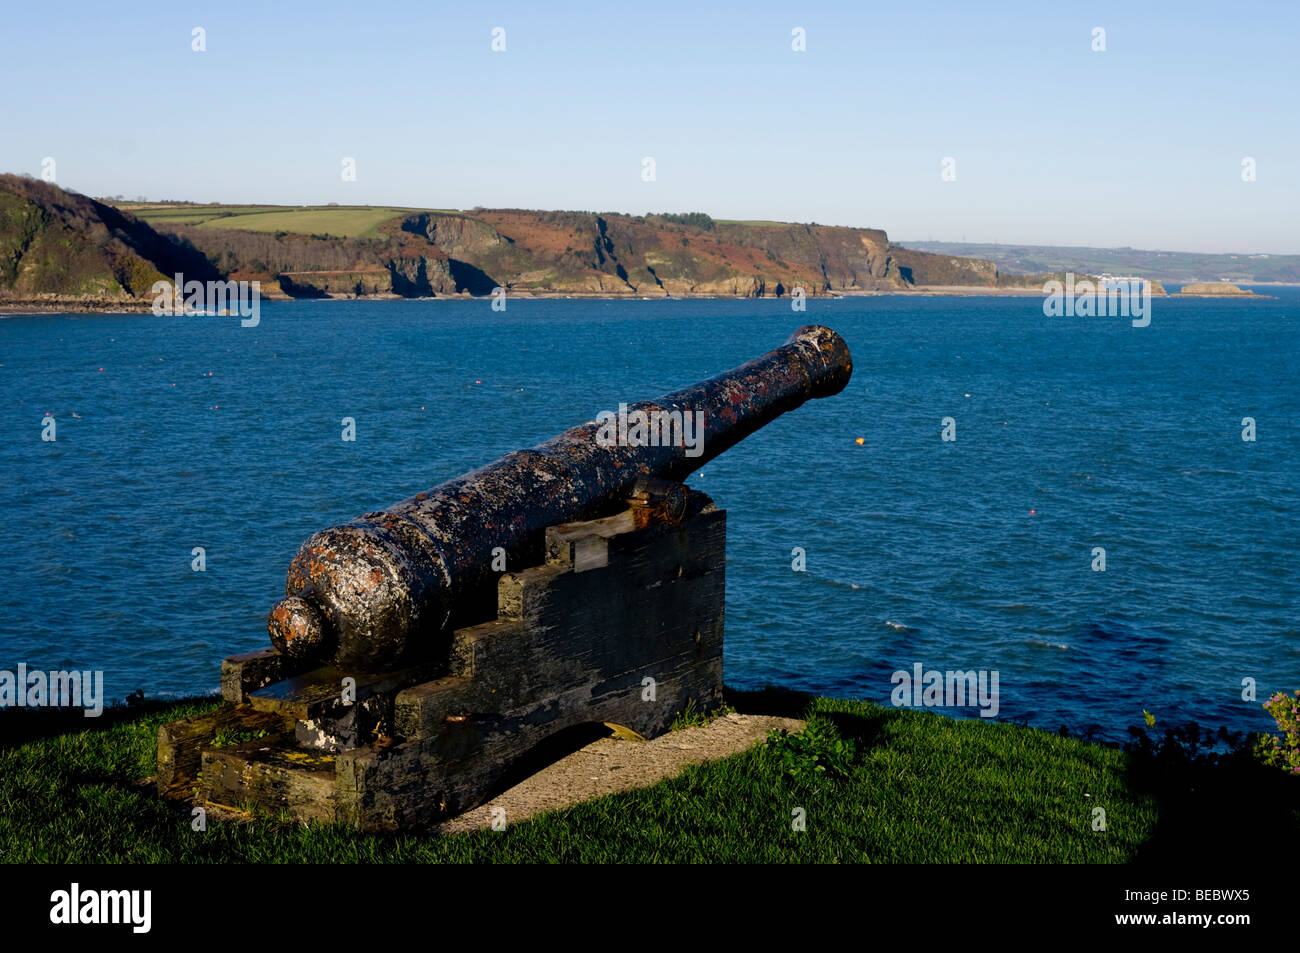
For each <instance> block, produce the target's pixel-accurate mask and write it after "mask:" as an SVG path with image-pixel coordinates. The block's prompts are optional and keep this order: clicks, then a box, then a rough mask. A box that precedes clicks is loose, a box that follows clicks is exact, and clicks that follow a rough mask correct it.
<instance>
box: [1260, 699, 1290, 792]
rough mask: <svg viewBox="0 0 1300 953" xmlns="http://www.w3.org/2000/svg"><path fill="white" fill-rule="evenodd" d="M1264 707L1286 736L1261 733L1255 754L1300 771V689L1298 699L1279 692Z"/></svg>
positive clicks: (1276, 764) (1286, 769)
mask: <svg viewBox="0 0 1300 953" xmlns="http://www.w3.org/2000/svg"><path fill="white" fill-rule="evenodd" d="M1264 707H1265V708H1266V709H1268V713H1269V714H1270V715H1272V716H1273V720H1274V721H1276V722H1277V727H1278V730H1280V731H1282V732H1283V733H1285V735H1286V738H1285V740H1283V739H1282V738H1279V737H1278V736H1277V735H1270V734H1267V733H1261V734H1260V735H1259V737H1258V739H1257V740H1256V742H1255V755H1256V756H1257V757H1258V758H1259V759H1260V760H1261V761H1263V762H1264V763H1265V764H1267V765H1272V766H1273V767H1276V768H1281V769H1282V770H1283V771H1290V772H1291V773H1292V774H1300V690H1297V691H1296V693H1295V698H1291V697H1290V696H1288V695H1287V694H1285V693H1284V692H1278V693H1277V694H1276V695H1274V696H1273V697H1271V698H1270V699H1269V700H1268V701H1266V702H1264Z"/></svg>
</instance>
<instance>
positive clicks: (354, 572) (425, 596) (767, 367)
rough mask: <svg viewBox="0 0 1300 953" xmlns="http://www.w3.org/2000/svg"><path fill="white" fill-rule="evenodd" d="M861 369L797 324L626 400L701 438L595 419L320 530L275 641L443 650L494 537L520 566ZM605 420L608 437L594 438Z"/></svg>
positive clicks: (834, 340) (839, 347) (835, 345)
mask: <svg viewBox="0 0 1300 953" xmlns="http://www.w3.org/2000/svg"><path fill="white" fill-rule="evenodd" d="M852 373H853V362H852V358H851V357H850V355H849V349H848V346H847V345H846V344H845V343H844V340H843V339H842V338H841V337H840V336H839V335H838V334H836V333H835V332H834V331H832V330H830V329H829V328H825V327H820V326H816V325H810V326H807V327H802V328H800V329H799V330H797V331H796V332H795V333H794V334H793V335H791V337H790V339H789V341H788V342H787V343H786V344H785V345H783V346H782V347H779V348H777V349H775V350H773V351H770V352H769V353H767V354H764V355H763V356H761V357H758V358H755V359H754V360H752V361H749V362H748V363H746V364H743V365H741V366H740V367H737V368H735V369H733V370H730V371H727V372H726V373H723V374H720V375H718V376H717V377H714V378H712V379H710V380H707V381H703V382H701V383H698V384H692V385H691V386H689V387H686V388H683V389H682V390H679V391H675V392H673V393H671V394H666V395H664V396H663V397H660V398H658V399H657V400H653V401H642V402H640V403H636V404H631V405H628V407H627V408H626V413H627V418H628V419H632V420H635V419H636V418H635V417H634V415H635V413H636V412H637V411H643V412H645V413H646V414H647V415H649V414H653V413H654V412H656V411H658V412H661V413H672V412H677V413H678V414H679V417H678V419H679V420H680V419H682V416H684V415H685V414H687V413H691V414H699V413H702V414H703V417H702V420H703V434H702V440H700V441H699V443H698V444H689V443H688V442H687V441H685V440H682V439H677V441H676V442H675V443H673V442H671V441H659V440H655V441H652V442H653V443H655V444H658V443H666V444H667V445H646V446H633V445H619V443H618V442H614V443H613V444H612V445H610V441H609V440H608V439H607V436H608V433H609V424H603V425H602V424H601V423H598V422H596V421H589V422H587V423H585V424H581V425H579V426H577V427H574V428H572V429H570V430H566V431H565V432H564V433H562V434H560V435H559V436H557V437H554V438H552V439H551V440H548V441H547V442H545V443H543V444H541V445H539V446H537V447H534V448H533V449H531V450H519V451H515V452H514V453H509V454H506V455H505V456H504V457H502V458H501V459H500V460H497V461H496V462H495V463H491V464H488V465H487V466H485V467H481V468H479V469H477V470H474V471H472V472H470V473H467V474H465V475H464V476H461V477H457V478H456V479H454V480H451V481H449V482H447V483H444V484H442V485H441V486H438V487H435V488H434V489H432V490H428V491H426V492H424V493H420V494H418V495H416V496H413V497H411V498H410V499H407V500H403V501H402V502H400V503H397V504H395V505H393V506H390V507H388V508H387V509H385V510H381V511H378V512H373V513H366V514H364V515H363V516H361V517H359V518H357V519H355V520H352V521H351V522H349V523H345V524H343V525H341V526H335V527H332V528H330V529H326V530H323V531H321V532H319V533H316V534H315V535H313V536H312V537H311V538H310V539H308V540H307V541H306V542H305V543H304V544H303V545H302V547H301V549H300V550H299V551H298V554H297V556H295V557H294V559H293V562H292V563H291V564H290V566H289V572H288V577H287V580H286V584H285V598H284V599H282V600H281V601H280V602H278V603H276V605H275V606H274V607H273V608H272V609H271V612H270V614H269V616H268V618H267V628H268V629H269V631H270V636H271V643H272V644H273V645H274V646H275V647H276V648H277V649H278V650H279V651H280V652H281V653H283V654H285V655H286V656H288V657H289V658H291V659H295V660H300V661H309V660H322V661H323V660H325V659H327V658H329V657H331V656H332V658H333V660H334V662H335V663H336V664H337V665H339V666H340V667H345V668H351V669H359V670H361V671H384V670H388V669H391V668H393V667H394V666H395V665H396V664H397V663H399V662H401V661H402V660H404V659H406V658H408V657H415V656H419V655H421V654H428V653H431V652H434V651H437V650H438V646H439V636H440V635H445V634H446V632H447V631H448V625H449V623H450V622H451V619H452V610H453V607H454V601H455V599H456V598H457V596H458V595H463V594H465V593H468V592H471V591H481V587H483V586H484V585H490V584H491V580H492V579H493V578H494V577H495V576H497V575H498V574H497V573H496V572H495V571H494V570H493V568H492V563H493V550H494V549H495V548H497V547H501V548H502V549H504V551H505V553H506V559H507V565H509V566H511V567H512V568H513V567H516V566H521V565H523V563H520V562H518V559H519V558H520V556H521V555H532V554H535V552H536V551H537V550H538V549H539V545H540V540H541V537H542V536H543V534H544V533H545V530H546V527H548V526H554V525H557V524H559V523H568V522H573V521H575V520H582V519H590V518H593V517H595V516H598V515H604V513H606V512H608V511H609V510H610V509H611V508H613V507H614V506H616V505H617V504H619V503H621V502H622V501H624V500H626V499H627V498H628V496H629V495H630V494H631V493H632V492H633V488H634V486H635V485H636V483H637V480H638V479H641V478H644V477H655V478H660V479H664V480H672V481H682V480H683V479H684V478H685V477H686V476H687V475H688V474H689V473H691V472H693V471H694V470H697V469H699V468H700V467H702V466H704V465H705V464H706V463H708V462H709V461H710V460H713V459H714V458H715V457H717V456H718V455H719V454H720V453H722V452H723V451H725V450H727V449H728V448H730V447H732V446H734V445H735V444H736V443H738V442H740V441H741V440H743V439H744V438H745V437H747V436H749V435H750V434H751V433H753V432H754V431H756V430H758V429H760V428H761V427H763V426H764V425H766V424H767V423H769V422H770V421H772V420H773V419H775V418H776V417H778V416H780V415H781V414H783V413H785V412H786V411H789V410H793V409H794V408H796V407H798V406H799V405H801V404H803V403H804V402H805V401H807V400H809V399H811V398H814V397H829V396H831V395H834V394H837V393H839V392H840V391H841V390H843V389H844V387H845V385H846V384H847V383H848V381H849V378H850V376H851V375H852ZM649 419H652V420H653V419H663V420H670V419H671V418H654V417H650V418H649ZM692 419H695V420H699V419H701V418H699V417H694V418H692ZM602 430H603V431H604V433H605V435H606V439H598V436H599V435H601V434H602ZM651 432H652V433H654V431H653V429H652V431H651ZM680 435H681V430H680V429H679V430H678V431H677V436H678V437H679V438H680ZM624 442H625V443H632V442H634V441H630V440H629V441H624ZM635 442H638V443H639V442H643V441H635ZM476 587H479V588H478V589H476Z"/></svg>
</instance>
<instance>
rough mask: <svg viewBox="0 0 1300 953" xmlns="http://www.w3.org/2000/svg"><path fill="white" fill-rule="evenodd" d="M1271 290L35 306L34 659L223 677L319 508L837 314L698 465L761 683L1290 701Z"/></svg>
mask: <svg viewBox="0 0 1300 953" xmlns="http://www.w3.org/2000/svg"><path fill="white" fill-rule="evenodd" d="M1257 290H1258V291H1260V292H1261V293H1264V294H1268V295H1271V296H1273V297H1271V298H1268V299H1263V300H1253V301H1246V300H1225V301H1219V300H1211V299H1187V300H1178V299H1176V298H1156V299H1154V301H1153V302H1152V305H1151V320H1150V323H1149V324H1148V325H1146V326H1145V327H1135V326H1134V325H1133V322H1132V321H1131V320H1130V319H1129V318H1127V317H1118V316H1108V317H1098V316H1077V317H1075V316H1071V317H1049V316H1047V315H1045V313H1044V307H1043V301H1042V299H1041V298H1038V297H918V296H898V295H881V296H862V297H846V298H837V299H809V300H807V301H806V302H805V305H806V310H804V311H797V310H795V303H794V302H792V301H791V300H789V299H758V300H702V299H689V300H662V299H658V300H590V299H586V300H560V299H531V300H530V299H517V298H511V299H509V300H508V301H507V306H506V309H505V310H504V311H495V310H493V308H492V305H491V301H490V300H488V299H475V300H454V299H429V300H404V301H366V300H351V301H296V302H283V303H275V302H266V303H263V304H262V306H261V312H260V319H259V321H258V323H257V324H256V326H252V327H245V326H243V323H241V320H240V319H239V318H238V317H215V316H209V317H203V316H191V317H154V316H152V315H150V314H47V315H30V316H29V315H14V316H8V317H5V318H3V319H0V419H2V420H3V426H4V431H5V437H4V439H3V440H2V441H0V519H3V536H2V537H0V669H7V670H9V671H14V670H15V669H16V667H17V665H18V664H19V663H25V664H26V666H27V667H28V669H29V670H37V669H39V670H44V671H54V670H73V669H75V670H81V671H86V670H96V671H102V672H103V673H104V685H105V694H106V695H107V696H108V697H109V698H110V699H122V698H125V697H126V696H128V695H130V694H132V693H134V692H136V691H142V692H143V693H144V694H145V695H146V696H147V697H158V698H169V697H177V696H189V695H196V694H198V695H202V694H210V693H215V692H216V690H217V686H218V679H219V672H220V661H221V659H222V658H223V657H224V656H227V655H231V654H233V653H236V652H243V651H249V650H252V649H257V648H262V647H264V646H266V645H267V644H268V643H267V636H266V629H265V622H264V618H265V614H266V612H267V610H268V609H269V608H270V606H271V605H272V603H274V602H275V600H276V599H277V598H279V597H280V596H281V595H283V592H284V575H285V569H286V568H287V566H288V564H289V561H290V560H291V559H292V558H293V556H294V554H295V552H296V551H297V548H298V546H299V545H300V544H301V543H302V541H303V540H304V539H306V538H307V537H308V536H310V535H311V534H312V533H313V532H315V531H316V530H319V529H322V528H325V527H327V526H331V525H334V524H336V523H340V522H345V521H347V520H349V519H351V518H353V517H355V516H357V515H359V514H361V513H363V512H366V511H368V510H373V509H378V508H382V507H384V506H386V505H389V504H392V503H395V502H397V501H399V500H402V499H404V498H406V497H408V496H411V495H413V494H415V493H418V492H420V491H422V490H425V489H428V488H430V487H432V486H435V485H437V484H439V483H441V482H443V481H444V480H447V479H449V478H452V477H455V476H457V475H459V474H461V473H463V472H465V471H468V470H470V469H473V468H475V467H477V466H480V465H482V464H486V463H489V462H491V461H493V460H495V459H497V458H498V457H500V456H501V455H503V454H505V453H507V452H509V451H511V450H516V449H520V448H526V447H531V446H533V445H535V444H537V443H540V442H542V441H544V440H546V439H548V438H550V437H551V436H553V435H555V434H557V433H559V432H560V431H562V430H564V429H567V428H568V427H571V426H573V425H576V424H579V423H582V422H584V421H588V420H592V419H594V418H595V416H596V414H597V413H599V412H600V411H602V410H615V411H616V410H617V408H618V405H619V404H620V403H621V402H627V403H630V402H634V401H637V400H643V399H648V398H653V397H656V396H658V395H660V394H663V393H666V392H669V391H671V390H674V389H676V388H679V387H682V386H684V385H686V384H690V383H693V382H695V381H699V380H704V379H707V378H709V377H711V376H713V375H715V374H718V373H720V372H722V371H725V370H728V369H730V368H732V367H735V366H737V365H739V364H742V363H744V362H745V361H747V360H749V359H751V358H754V357H757V356H759V355H761V354H763V353H765V352H767V351H769V350H771V349H773V348H775V347H779V346H780V345H782V344H784V343H785V342H786V340H787V338H788V337H789V336H790V334H791V333H792V332H793V331H794V330H795V329H796V328H798V327H800V326H801V325H805V324H823V325H826V326H828V327H831V328H833V329H835V330H836V331H838V332H839V333H840V334H841V335H842V336H843V337H844V339H845V340H846V341H847V342H848V345H849V348H850V350H851V351H852V354H853V361H854V370H853V377H852V380H851V382H850V383H849V385H848V386H847V388H846V389H845V390H844V391H843V392H842V393H840V394H839V395H837V396H834V397H829V398H824V399H820V400H813V401H809V402H808V403H807V404H805V405H804V406H802V407H800V408H799V409H797V410H795V411H792V412H790V413H788V414H786V415H785V416H783V417H780V418H778V419H777V420H775V421H774V422H773V423H771V424H769V425H768V426H767V427H765V428H763V429H762V430H761V431H759V432H758V433H756V434H754V435H753V436H751V437H749V438H748V439H746V440H745V441H743V442H742V443H740V444H738V445H737V446H735V447H733V448H731V449H730V450H728V451H727V452H726V453H724V454H722V455H721V456H720V457H719V458H717V459H716V460H714V461H711V462H709V463H708V464H707V465H706V466H704V467H703V469H701V470H700V471H698V472H697V473H695V474H694V475H693V476H692V477H691V478H690V479H689V481H688V482H689V483H690V485H691V486H693V487H695V488H696V489H699V490H702V491H704V492H706V493H708V494H709V495H710V496H711V497H712V498H713V499H714V501H715V502H716V503H717V505H718V506H719V507H721V508H723V509H725V510H726V511H727V514H728V516H727V520H728V522H727V543H728V555H727V568H726V637H725V656H724V668H725V680H726V683H727V684H728V685H729V686H731V687H733V688H737V689H759V688H763V687H766V686H779V687H784V688H790V689H795V690H800V691H807V692H815V693H818V694H823V695H830V696H836V697H845V698H859V699H868V700H871V701H876V702H881V703H884V704H887V705H888V704H895V703H902V704H907V705H913V706H914V705H916V704H917V702H918V700H919V701H920V704H921V706H922V707H925V699H924V698H921V697H920V696H919V693H918V695H913V693H912V692H911V691H910V690H907V691H905V692H903V691H899V690H898V689H899V686H900V685H902V684H903V682H902V679H901V678H900V677H899V676H900V673H906V674H907V675H908V677H909V679H910V678H911V677H912V676H914V675H915V674H916V673H917V672H918V671H919V672H923V673H929V672H941V673H947V672H958V671H960V672H980V673H984V675H985V676H986V677H987V679H988V682H987V684H989V685H991V684H992V678H993V676H995V675H996V685H997V692H996V704H988V705H985V706H983V707H982V708H981V707H975V706H974V705H973V704H971V701H972V700H971V699H967V704H965V705H961V704H945V703H948V702H957V701H960V700H959V699H956V698H954V697H942V698H938V699H933V698H932V699H930V700H931V701H937V702H938V703H937V704H935V705H933V706H932V707H933V710H936V711H939V712H941V713H943V714H946V715H951V716H954V717H960V718H981V717H994V718H996V719H998V720H1004V721H1012V722H1017V723H1022V724H1028V725H1032V726H1036V727H1040V728H1043V729H1045V730H1049V731H1056V730H1059V729H1060V728H1062V727H1064V728H1065V729H1066V730H1067V731H1070V732H1072V733H1075V734H1079V735H1085V736H1090V737H1094V738H1097V739H1100V740H1114V741H1122V740H1123V739H1125V738H1126V737H1127V736H1128V728H1129V726H1132V725H1137V724H1141V723H1142V722H1143V719H1144V717H1145V716H1144V712H1149V713H1151V714H1152V715H1153V716H1154V717H1155V718H1156V719H1157V724H1158V725H1164V726H1171V725H1174V724H1181V723H1184V722H1187V721H1197V722H1199V723H1200V724H1202V725H1205V726H1209V727H1214V728H1217V727H1219V726H1225V727H1227V728H1229V729H1231V730H1233V731H1246V730H1251V731H1253V730H1261V729H1266V728H1269V727H1272V720H1271V719H1270V718H1268V716H1267V713H1266V712H1265V710H1264V709H1263V707H1262V703H1263V702H1264V701H1265V700H1266V699H1267V698H1268V697H1269V695H1270V694H1272V693H1274V692H1278V691H1284V692H1288V693H1290V692H1293V691H1295V690H1296V689H1300V618H1298V613H1297V609H1298V608H1300V576H1298V575H1297V569H1298V568H1300V558H1298V557H1297V553H1298V551H1300V546H1298V542H1300V533H1298V530H1300V387H1298V386H1297V385H1298V384H1300V347H1298V346H1297V345H1298V344H1300V335H1298V332H1300V288H1285V287H1283V288H1277V287H1259V288H1258V289H1257ZM50 420H52V421H53V429H52V430H51V425H50V423H49V421H50ZM349 422H350V423H351V425H352V430H353V433H354V436H355V439H352V440H346V439H343V438H344V435H345V431H346V430H347V429H348V426H349ZM706 427H707V425H706ZM51 437H52V438H53V439H50V438H51ZM705 440H706V443H707V429H706V436H705ZM918 666H919V668H918Z"/></svg>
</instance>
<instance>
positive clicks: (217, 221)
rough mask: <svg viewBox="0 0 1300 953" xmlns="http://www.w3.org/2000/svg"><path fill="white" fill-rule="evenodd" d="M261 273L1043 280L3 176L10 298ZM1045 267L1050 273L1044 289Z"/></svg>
mask: <svg viewBox="0 0 1300 953" xmlns="http://www.w3.org/2000/svg"><path fill="white" fill-rule="evenodd" d="M177 272H180V273H182V274H184V276H185V277H186V279H195V278H197V279H198V280H200V281H208V280H214V279H218V278H231V279H236V280H258V281H260V282H261V286H262V293H263V295H264V296H266V297H269V298H276V297H292V298H303V297H308V298H310V297H360V296H379V297H393V296H398V297H429V296H440V295H487V294H490V293H491V292H492V290H493V289H494V288H497V287H501V288H505V289H507V290H508V291H510V292H514V293H522V294H535V295H593V296H628V297H634V296H635V297H661V296H673V297H685V296H692V295H697V296H724V297H783V296H789V295H791V294H794V293H795V291H796V289H799V290H801V291H802V292H803V294H805V295H808V296H818V295H839V294H858V293H879V292H885V293H897V292H907V291H912V290H920V289H924V288H925V287H927V286H934V287H942V288H950V287H959V288H965V289H1001V288H1005V287H1021V288H1025V289H1029V288H1031V287H1032V285H1033V282H1034V281H1035V279H1034V277H1033V276H1010V277H1008V276H1004V275H1000V274H999V272H998V269H997V266H996V265H994V264H993V263H992V262H988V261H982V260H979V259H972V258H961V257H956V256H952V255H935V254H930V253H927V252H923V251H916V250H913V249H907V248H901V247H899V246H897V245H894V244H892V243H891V242H890V241H889V237H888V235H886V234H885V232H884V231H882V230H880V229H875V228H849V227H840V226H828V225H817V224H807V225H802V224H788V223H780V222H737V221H730V222H728V221H714V220H713V219H711V218H710V217H709V216H708V215H704V214H702V213H689V214H684V215H668V214H662V215H641V216H632V215H623V214H616V213H599V214H598V213H595V212H576V211H574V212H563V211H561V212H550V211H535V210H528V209H475V210H473V211H471V212H457V211H446V210H421V209H406V210H403V209H385V208H371V207H339V206H324V207H313V208H293V207H282V206H216V205H211V206H199V205H189V204H186V203H168V204H157V205H126V204H124V205H123V206H122V207H120V208H119V207H115V206H112V205H108V204H105V203H102V202H98V201H95V200H94V199H90V198H86V197H85V196H81V195H77V194H75V193H71V192H67V191H64V190H63V189H60V188H58V187H56V186H53V185H49V184H47V183H44V182H39V181H36V180H34V179H30V178H20V177H17V176H0V305H4V304H8V305H13V304H15V303H18V304H36V305H47V306H54V305H73V304H76V303H78V302H80V303H83V304H86V305H87V306H88V305H89V304H90V303H97V304H99V305H101V306H107V305H118V304H121V305H125V306H131V305H135V306H141V305H143V304H145V303H147V301H148V298H149V296H150V287H151V286H152V284H153V283H154V282H155V281H157V280H159V279H161V278H170V277H171V276H173V275H174V274H176V273H177ZM1041 283H1042V282H1041V280H1038V286H1039V287H1041Z"/></svg>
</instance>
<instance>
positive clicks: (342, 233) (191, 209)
mask: <svg viewBox="0 0 1300 953" xmlns="http://www.w3.org/2000/svg"><path fill="white" fill-rule="evenodd" d="M122 207H123V208H124V209H126V210H127V211H130V212H132V213H134V214H135V215H136V216H138V217H139V218H142V219H144V220H145V221H146V222H149V223H150V224H171V225H198V226H200V227H203V228H228V229H234V230H235V231H248V232H292V233H295V234H299V235H331V236H334V237H335V238H375V237H378V236H379V235H380V231H379V226H380V225H383V224H384V223H385V222H388V221H391V220H392V219H394V218H396V217H397V216H399V215H406V214H409V213H411V212H414V211H420V210H418V209H408V208H395V207H393V208H390V207H387V206H370V205H355V206H352V205H324V206H323V205H315V206H307V207H298V206H292V205H264V206H256V205H254V206H247V205H193V206H191V205H172V206H160V207H149V206H138V207H133V206H131V205H130V204H129V203H123V205H122ZM432 211H437V210H432Z"/></svg>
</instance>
